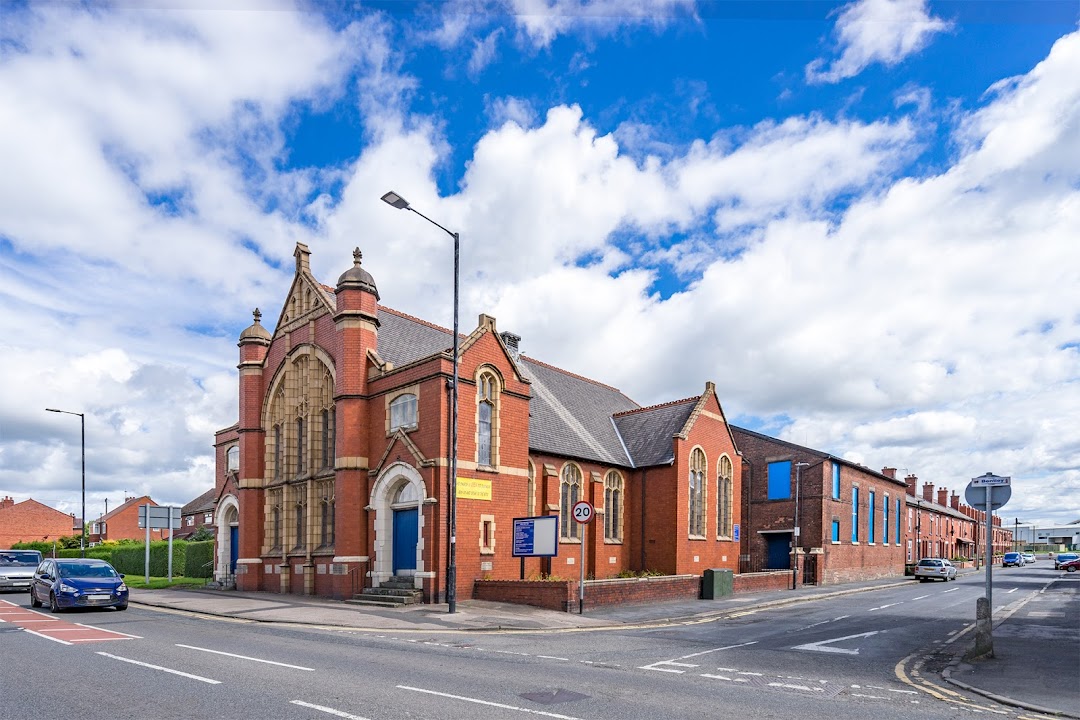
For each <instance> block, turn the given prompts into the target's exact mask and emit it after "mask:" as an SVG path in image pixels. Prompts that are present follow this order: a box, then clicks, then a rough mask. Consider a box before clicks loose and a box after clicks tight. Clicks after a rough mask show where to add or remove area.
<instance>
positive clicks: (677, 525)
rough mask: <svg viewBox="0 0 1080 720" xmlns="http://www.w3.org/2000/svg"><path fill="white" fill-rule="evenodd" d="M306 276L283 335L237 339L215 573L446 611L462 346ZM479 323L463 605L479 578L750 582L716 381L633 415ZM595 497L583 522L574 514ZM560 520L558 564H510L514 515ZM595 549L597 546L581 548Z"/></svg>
mask: <svg viewBox="0 0 1080 720" xmlns="http://www.w3.org/2000/svg"><path fill="white" fill-rule="evenodd" d="M295 258H296V271H295V276H294V278H293V281H292V285H291V287H290V288H289V289H288V293H287V295H286V296H285V297H286V300H285V303H284V306H283V308H282V311H281V314H280V316H279V317H278V319H277V322H276V323H275V325H274V327H273V329H272V330H270V329H267V328H266V327H264V326H263V325H262V323H261V319H260V315H259V313H258V311H257V310H256V312H255V322H254V324H253V325H251V326H250V327H249V328H247V329H246V330H244V332H243V333H242V334H241V336H240V340H239V347H240V363H239V382H238V396H239V419H238V422H237V423H236V424H235V425H234V426H231V427H229V428H225V429H223V430H221V431H219V433H218V434H217V436H216V438H215V446H216V448H217V451H218V453H217V457H218V472H217V489H218V491H219V492H218V498H219V499H218V501H217V504H216V510H215V513H216V516H215V522H214V525H215V527H216V528H217V532H218V535H217V537H218V575H219V579H221V577H220V576H223V575H229V574H231V573H233V572H235V581H236V586H237V587H238V588H239V589H241V590H256V589H258V590H271V591H279V592H291V593H304V594H318V595H325V596H333V597H345V596H349V595H351V594H353V593H355V592H356V591H357V589H358V588H363V587H369V586H378V585H380V584H383V583H389V582H391V579H393V582H394V583H395V584H396V583H398V582H400V580H401V579H402V578H408V581H409V582H410V583H411V585H412V586H413V587H414V588H415V589H416V590H417V591H419V592H420V593H421V594H422V596H423V598H424V599H425V600H427V601H439V600H441V599H443V597H444V595H445V591H446V588H447V570H448V565H449V550H450V547H449V543H450V531H449V519H450V512H449V509H450V502H449V487H450V474H449V467H450V458H451V447H452V442H451V433H450V416H451V412H450V410H451V405H452V403H451V392H450V381H451V378H452V367H453V357H452V347H453V337H452V333H451V332H450V331H448V330H446V329H444V328H441V327H438V326H436V325H433V324H431V323H429V322H426V321H424V320H421V319H419V318H415V317H411V316H409V315H406V314H404V313H401V312H398V311H396V310H392V309H390V308H388V307H386V306H384V305H382V304H380V297H379V292H378V290H377V288H376V283H375V279H374V278H373V277H372V275H371V274H370V273H368V271H367V270H366V269H364V268H363V267H362V265H361V260H362V257H361V254H360V252H359V250H357V251H355V252H354V255H353V266H352V267H351V268H349V269H347V270H346V271H345V272H344V273H342V275H341V276H340V277H339V278H338V280H337V283H336V285H335V286H334V287H328V286H326V285H323V284H321V283H320V282H319V281H318V280H317V279H316V278H315V277H313V276H312V274H311V269H310V262H309V258H310V253H309V251H308V248H307V247H306V246H304V245H302V244H298V245H297V247H296V251H295ZM519 340H520V338H518V337H517V336H516V335H513V334H512V333H508V332H499V331H498V329H497V328H496V321H495V318H493V317H490V316H487V315H481V316H480V317H479V321H478V322H477V325H476V327H475V328H474V329H472V331H471V332H469V333H468V334H467V335H462V336H461V338H460V350H459V360H460V370H459V374H460V385H459V388H460V399H459V407H460V410H459V415H458V418H459V428H458V453H457V458H458V462H457V467H458V472H457V479H456V487H457V493H456V499H457V503H456V504H457V509H456V513H455V517H456V536H455V539H456V553H455V558H456V560H455V567H456V576H457V582H456V586H455V588H456V594H457V597H460V598H468V597H472V594H473V583H474V581H475V580H477V579H481V578H492V579H508V580H511V579H517V578H520V577H521V576H522V575H524V576H525V577H534V576H538V575H541V574H548V573H550V574H552V575H557V576H562V577H576V576H577V575H578V574H579V572H580V570H581V565H580V564H579V563H580V562H581V558H582V557H584V564H585V574H586V576H588V577H594V578H607V577H614V576H616V575H618V574H619V573H624V572H627V571H646V570H651V571H658V572H661V573H665V574H693V575H700V574H701V573H702V572H703V571H704V570H705V569H706V568H726V569H730V570H737V569H738V556H739V541H738V528H739V524H740V522H741V518H740V509H739V498H740V497H741V496H742V490H741V478H742V468H743V463H742V459H741V458H740V457H739V456H738V455H737V451H736V444H735V439H734V437H733V436H732V433H731V431H730V429H729V427H728V425H727V422H726V420H725V417H724V411H723V409H722V408H721V405H720V402H719V399H718V398H717V396H716V392H715V388H714V386H713V384H712V383H707V382H703V383H702V384H703V386H704V391H703V392H702V393H701V394H699V395H696V396H694V397H690V398H686V399H683V400H677V401H673V402H669V403H664V404H661V405H657V406H653V407H640V406H639V405H638V404H637V403H635V402H634V401H633V400H631V399H630V398H628V397H627V396H626V395H624V394H623V393H622V392H620V391H619V390H618V389H616V388H613V387H609V386H607V385H604V384H602V383H599V382H596V381H595V380H591V379H589V378H585V377H581V376H579V375H575V374H573V373H570V372H567V371H565V370H562V369H560V368H557V367H554V366H552V365H548V364H545V363H543V362H540V361H539V360H536V359H533V358H531V357H526V356H525V355H523V354H521V353H520V352H519V348H518V343H519ZM580 500H587V501H589V502H591V503H592V504H593V506H594V507H595V510H596V515H595V520H594V522H593V523H591V524H589V525H579V524H578V523H577V522H575V521H574V519H573V517H572V515H571V510H572V508H573V506H574V504H575V503H576V502H578V501H580ZM534 516H555V517H557V518H558V535H557V543H556V544H557V555H556V556H555V557H551V558H539V557H530V558H526V559H525V560H524V561H522V559H521V558H519V557H515V556H514V554H513V552H512V551H513V546H514V538H513V532H512V531H513V520H514V519H515V518H521V517H534ZM583 546H584V547H583Z"/></svg>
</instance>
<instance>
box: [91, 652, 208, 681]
mask: <svg viewBox="0 0 1080 720" xmlns="http://www.w3.org/2000/svg"><path fill="white" fill-rule="evenodd" d="M97 654H98V655H101V656H103V657H107V658H112V659H113V660H119V661H120V662H126V663H131V664H132V665H139V666H140V667H145V668H150V669H151V670H161V671H162V672H167V673H169V674H171V675H179V676H181V677H186V678H190V679H192V680H198V681H199V682H204V683H207V684H209V685H220V684H221V681H220V680H211V679H210V678H204V677H200V676H199V675H192V674H191V673H186V672H181V671H179V670H172V669H170V668H167V667H161V666H160V665H151V664H150V663H144V662H140V661H138V660H132V659H131V658H125V657H120V656H119V655H113V654H111V653H107V652H99V653H97Z"/></svg>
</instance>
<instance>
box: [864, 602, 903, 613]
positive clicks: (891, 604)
mask: <svg viewBox="0 0 1080 720" xmlns="http://www.w3.org/2000/svg"><path fill="white" fill-rule="evenodd" d="M903 604H904V601H903V600H901V601H900V602H894V603H889V604H888V605H879V606H878V607H873V608H870V609H869V610H867V612H874V611H875V610H884V609H885V608H890V607H893V606H894V605H903Z"/></svg>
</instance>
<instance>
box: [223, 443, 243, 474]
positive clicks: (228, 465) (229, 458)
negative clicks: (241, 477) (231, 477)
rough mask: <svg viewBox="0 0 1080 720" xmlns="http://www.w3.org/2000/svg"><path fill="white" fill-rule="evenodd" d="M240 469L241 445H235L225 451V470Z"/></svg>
mask: <svg viewBox="0 0 1080 720" xmlns="http://www.w3.org/2000/svg"><path fill="white" fill-rule="evenodd" d="M239 469H240V446H239V445H233V446H232V447H230V448H229V449H228V450H226V451H225V472H236V471H238V470H239Z"/></svg>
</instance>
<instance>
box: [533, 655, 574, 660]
mask: <svg viewBox="0 0 1080 720" xmlns="http://www.w3.org/2000/svg"><path fill="white" fill-rule="evenodd" d="M536 657H538V658H544V659H545V660H565V661H566V662H570V658H564V657H556V656H555V655H537V656H536Z"/></svg>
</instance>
